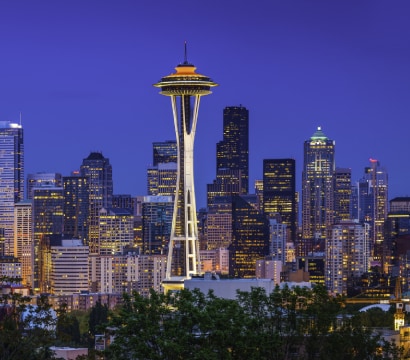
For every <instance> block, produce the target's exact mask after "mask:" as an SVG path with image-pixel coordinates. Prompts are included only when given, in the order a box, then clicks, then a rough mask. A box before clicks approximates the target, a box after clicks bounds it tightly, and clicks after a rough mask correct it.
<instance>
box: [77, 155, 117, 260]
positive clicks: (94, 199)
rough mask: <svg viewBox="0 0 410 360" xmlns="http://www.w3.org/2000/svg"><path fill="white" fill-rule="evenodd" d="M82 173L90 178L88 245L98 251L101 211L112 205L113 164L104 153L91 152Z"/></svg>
mask: <svg viewBox="0 0 410 360" xmlns="http://www.w3.org/2000/svg"><path fill="white" fill-rule="evenodd" d="M80 175H81V176H83V177H86V178H87V179H88V187H89V197H88V206H89V208H88V245H89V246H90V253H91V254H93V253H97V247H98V231H99V218H98V217H99V211H100V210H101V209H102V208H109V207H111V206H112V195H113V182H112V166H111V164H110V161H109V159H108V158H105V157H104V156H103V154H102V153H99V152H91V153H90V155H89V156H88V157H87V158H85V159H84V160H83V163H82V165H81V167H80Z"/></svg>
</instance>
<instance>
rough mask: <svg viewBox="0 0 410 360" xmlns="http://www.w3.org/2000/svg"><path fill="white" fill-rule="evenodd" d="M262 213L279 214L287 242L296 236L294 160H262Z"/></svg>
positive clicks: (293, 239)
mask: <svg viewBox="0 0 410 360" xmlns="http://www.w3.org/2000/svg"><path fill="white" fill-rule="evenodd" d="M263 212H264V213H265V214H267V215H269V214H271V215H274V214H279V215H280V218H281V219H280V222H281V223H282V224H285V225H287V228H288V231H289V236H288V239H289V241H295V240H296V236H297V226H298V221H297V196H296V163H295V160H294V159H265V160H263Z"/></svg>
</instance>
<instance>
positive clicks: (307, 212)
mask: <svg viewBox="0 0 410 360" xmlns="http://www.w3.org/2000/svg"><path fill="white" fill-rule="evenodd" d="M334 171H335V142H334V141H333V140H330V139H329V138H328V137H327V136H326V135H325V134H324V133H323V132H322V129H321V128H320V127H318V128H317V130H316V132H315V133H314V134H313V135H312V137H311V138H310V139H309V140H306V141H305V143H304V162H303V174H302V237H303V239H304V240H306V241H307V240H309V239H311V240H314V241H316V242H320V241H323V240H324V239H325V238H326V230H327V229H328V228H329V227H330V226H331V225H332V224H333V211H334V196H333V190H334V183H333V173H334Z"/></svg>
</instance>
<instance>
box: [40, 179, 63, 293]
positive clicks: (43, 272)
mask: <svg viewBox="0 0 410 360" xmlns="http://www.w3.org/2000/svg"><path fill="white" fill-rule="evenodd" d="M63 207H64V195H63V188H62V187H54V186H42V187H38V188H34V189H33V233H34V288H35V289H37V290H40V291H42V292H47V291H48V290H49V285H50V283H49V281H50V269H51V268H50V266H51V263H50V261H51V258H50V249H51V246H53V245H60V244H61V238H62V233H63V221H64V215H63Z"/></svg>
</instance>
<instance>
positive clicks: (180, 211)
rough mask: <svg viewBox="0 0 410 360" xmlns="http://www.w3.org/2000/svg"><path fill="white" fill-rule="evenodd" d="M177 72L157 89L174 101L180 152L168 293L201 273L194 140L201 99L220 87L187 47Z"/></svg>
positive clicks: (169, 252)
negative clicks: (192, 61) (198, 65)
mask: <svg viewBox="0 0 410 360" xmlns="http://www.w3.org/2000/svg"><path fill="white" fill-rule="evenodd" d="M175 70H176V72H175V73H173V74H171V75H168V76H164V77H163V78H162V79H161V80H160V81H159V82H158V83H156V84H154V86H156V87H159V88H160V89H161V92H160V93H161V94H162V95H166V96H169V97H170V98H171V105H172V113H173V117H174V126H175V133H176V141H177V149H178V172H177V186H176V192H175V200H174V212H173V217H172V226H171V236H170V242H169V245H168V259H167V271H166V276H165V279H164V280H163V282H162V286H163V287H164V290H165V292H168V291H169V290H179V289H182V288H183V287H184V281H185V280H186V279H190V278H191V277H192V276H193V275H199V274H200V273H201V270H200V263H199V240H198V226H197V217H196V204H195V189H194V140H195V131H196V124H197V120H198V110H199V102H200V99H201V96H203V95H208V94H210V93H211V91H210V88H211V87H213V86H217V84H216V83H214V82H213V81H212V80H211V79H210V78H209V77H207V76H204V75H201V74H198V73H196V72H195V70H196V68H195V66H194V65H192V64H190V63H188V61H187V55H186V44H185V59H184V62H183V63H182V64H180V65H178V66H177V67H176V68H175Z"/></svg>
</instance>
